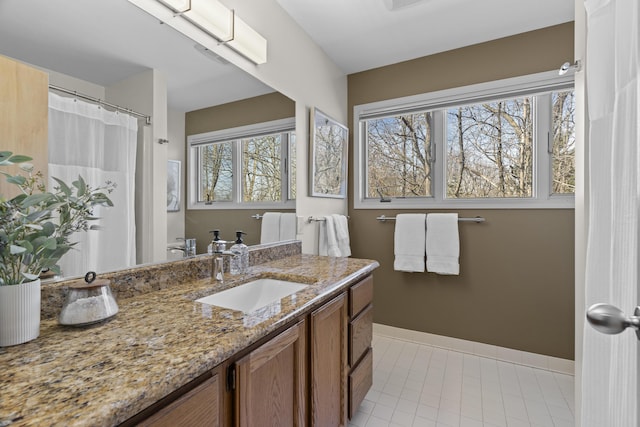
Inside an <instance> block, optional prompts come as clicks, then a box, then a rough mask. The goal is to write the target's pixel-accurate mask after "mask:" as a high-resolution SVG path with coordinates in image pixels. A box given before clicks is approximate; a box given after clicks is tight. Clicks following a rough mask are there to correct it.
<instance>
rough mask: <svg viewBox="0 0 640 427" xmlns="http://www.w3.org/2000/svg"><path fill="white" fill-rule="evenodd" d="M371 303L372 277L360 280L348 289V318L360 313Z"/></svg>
mask: <svg viewBox="0 0 640 427" xmlns="http://www.w3.org/2000/svg"><path fill="white" fill-rule="evenodd" d="M372 302H373V276H369V277H367V278H365V279H362V280H361V281H360V282H359V283H357V284H355V285H353V286H352V287H351V288H350V289H349V316H350V317H353V316H355V315H357V314H358V313H360V311H362V309H363V308H365V307H366V306H367V305H369V304H371V303H372Z"/></svg>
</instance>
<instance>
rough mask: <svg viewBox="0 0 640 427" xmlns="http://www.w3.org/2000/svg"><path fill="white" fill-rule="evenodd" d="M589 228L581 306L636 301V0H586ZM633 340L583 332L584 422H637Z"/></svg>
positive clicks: (624, 305) (625, 306) (639, 205)
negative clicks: (584, 299)
mask: <svg viewBox="0 0 640 427" xmlns="http://www.w3.org/2000/svg"><path fill="white" fill-rule="evenodd" d="M585 8H586V11H587V53H586V60H587V62H586V64H587V66H586V78H587V98H588V109H589V123H590V125H589V126H590V127H589V150H588V156H589V166H588V171H589V193H588V198H589V202H588V203H589V229H588V234H587V262H586V265H587V267H586V291H585V298H586V306H587V307H589V306H591V305H592V304H595V303H599V302H605V303H608V304H612V305H615V306H617V307H620V308H621V309H622V310H623V311H625V312H626V313H627V314H632V311H633V307H635V306H636V305H637V303H638V292H637V287H638V279H639V275H638V271H639V265H638V264H639V260H638V255H639V251H638V240H639V239H638V233H639V231H640V229H639V227H638V223H639V220H640V212H639V209H640V194H639V193H640V182H639V179H640V173H639V170H640V158H639V156H640V150H639V147H638V144H639V143H640V140H639V138H638V127H639V126H640V109H639V97H638V90H639V89H640V86H639V83H638V73H639V71H640V70H639V67H638V65H639V64H638V59H639V55H638V54H639V51H638V40H639V37H638V31H639V28H638V12H639V9H638V0H586V1H585ZM637 352H638V342H637V340H636V337H635V336H634V335H633V334H632V333H631V332H630V331H626V332H625V333H622V334H620V335H613V336H611V335H604V334H602V333H599V332H596V331H595V330H594V329H593V328H591V327H590V326H589V325H588V324H585V329H584V347H583V353H584V357H583V366H582V412H581V419H582V425H583V426H594V427H596V426H597V427H603V426H625V427H626V426H638V408H637V405H638V402H637V400H636V399H637V396H638V389H637V387H638V385H637V379H638V369H637V363H638V362H637V356H638V354H637Z"/></svg>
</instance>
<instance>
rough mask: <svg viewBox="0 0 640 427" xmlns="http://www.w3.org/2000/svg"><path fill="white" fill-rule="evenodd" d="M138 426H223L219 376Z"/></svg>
mask: <svg viewBox="0 0 640 427" xmlns="http://www.w3.org/2000/svg"><path fill="white" fill-rule="evenodd" d="M138 425H140V426H144V427H174V426H178V425H183V426H193V427H200V426H201V427H216V426H219V425H221V424H220V380H219V375H218V374H215V375H214V376H213V377H211V378H209V379H208V380H206V381H205V382H203V383H202V384H200V385H199V386H197V387H196V388H194V389H193V390H191V391H189V392H187V393H186V394H185V395H183V396H182V397H180V398H179V399H178V400H176V401H174V402H173V403H170V404H169V405H168V406H166V407H164V408H162V409H161V410H160V411H158V412H156V413H155V414H154V415H152V416H151V417H149V418H147V419H146V420H144V421H142V422H141V423H140V424H138Z"/></svg>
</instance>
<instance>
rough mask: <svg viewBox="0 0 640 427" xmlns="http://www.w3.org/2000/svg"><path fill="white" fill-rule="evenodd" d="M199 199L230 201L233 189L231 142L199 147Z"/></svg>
mask: <svg viewBox="0 0 640 427" xmlns="http://www.w3.org/2000/svg"><path fill="white" fill-rule="evenodd" d="M198 158H199V162H200V179H199V182H200V194H199V199H200V201H205V202H214V201H230V200H231V198H232V191H233V156H232V143H231V142H221V143H216V144H211V145H205V146H202V147H199V149H198Z"/></svg>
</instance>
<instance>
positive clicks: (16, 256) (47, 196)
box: [0, 151, 115, 347]
mask: <svg viewBox="0 0 640 427" xmlns="http://www.w3.org/2000/svg"><path fill="white" fill-rule="evenodd" d="M30 160H31V158H30V157H27V156H22V155H13V153H11V152H9V151H0V166H7V165H13V164H20V168H21V170H22V171H23V172H25V175H22V174H21V173H18V174H16V175H12V174H10V173H7V172H4V171H0V174H2V175H4V176H5V177H6V181H7V182H8V183H10V184H12V185H15V186H16V188H17V189H18V190H19V191H18V193H19V194H18V195H17V196H15V197H12V198H11V199H8V198H7V197H5V196H3V195H2V194H0V347H4V346H9V345H16V344H21V343H24V342H27V341H30V340H33V339H35V338H37V337H38V335H39V333H40V279H39V276H40V274H41V273H42V272H43V271H47V270H50V271H52V272H54V273H57V274H60V267H59V266H58V262H59V261H60V258H61V257H62V256H63V255H64V254H66V253H67V252H68V251H69V250H70V249H71V248H72V247H73V246H74V244H75V243H73V242H70V240H69V239H70V237H71V235H72V234H73V233H75V232H77V231H87V230H89V229H95V228H96V227H95V226H89V222H90V221H92V220H95V219H97V218H96V217H94V216H93V212H92V211H93V207H94V206H96V205H103V206H113V203H112V202H111V200H110V199H109V197H108V196H107V193H110V192H111V191H112V190H113V188H114V187H115V185H114V184H113V183H111V182H107V183H106V184H105V185H104V186H102V187H97V188H92V187H90V186H88V185H87V184H86V183H85V182H84V180H83V179H82V177H78V179H77V180H76V181H74V182H73V183H72V184H71V185H67V184H66V183H64V182H63V181H61V180H59V179H57V178H53V179H54V180H55V181H56V182H57V185H56V186H55V187H54V188H53V189H52V191H46V187H45V184H44V181H43V176H42V173H40V172H36V173H33V166H32V165H31V164H29V163H27V162H29V161H30Z"/></svg>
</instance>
